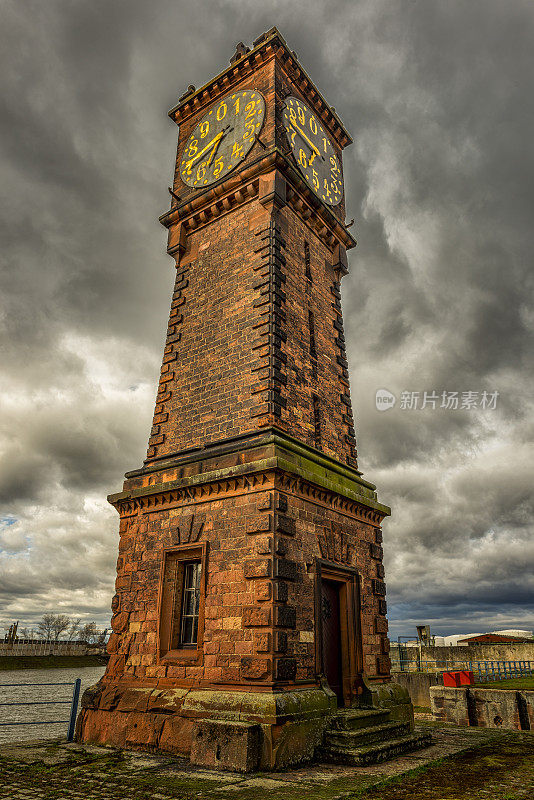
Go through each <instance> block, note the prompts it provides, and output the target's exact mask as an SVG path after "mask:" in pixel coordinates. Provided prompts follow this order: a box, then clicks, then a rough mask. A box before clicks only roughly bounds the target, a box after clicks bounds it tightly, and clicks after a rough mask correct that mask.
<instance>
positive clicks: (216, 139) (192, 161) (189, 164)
mask: <svg viewBox="0 0 534 800" xmlns="http://www.w3.org/2000/svg"><path fill="white" fill-rule="evenodd" d="M224 135H225V134H224V131H221V132H220V133H218V134H217V136H215V137H214V138H213V139H212V140H211V142H209V143H208V144H207V145H206V147H204V149H203V150H201V151H200V153H197V154H196V156H193V158H190V159H189V161H187V162H186V164H187V169H188V170H190V169H191V165H192V164H194V163H195V161H197V159H199V158H200V157H201V156H203V155H204V153H206V152H207V151H208V150H209V149H210V147H212V146H213V144H214V143H215V142H216V143H217V144H219V142H220V141H221V139H222V137H223V136H224Z"/></svg>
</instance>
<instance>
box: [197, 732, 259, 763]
mask: <svg viewBox="0 0 534 800" xmlns="http://www.w3.org/2000/svg"><path fill="white" fill-rule="evenodd" d="M260 751H261V727H260V725H255V724H250V723H246V722H235V721H229V720H199V721H198V722H197V723H196V724H195V726H194V728H193V738H192V743H191V763H192V764H198V765H199V766H203V767H214V768H216V769H228V770H236V771H237V772H252V771H253V770H255V769H257V767H258V764H259V762H260Z"/></svg>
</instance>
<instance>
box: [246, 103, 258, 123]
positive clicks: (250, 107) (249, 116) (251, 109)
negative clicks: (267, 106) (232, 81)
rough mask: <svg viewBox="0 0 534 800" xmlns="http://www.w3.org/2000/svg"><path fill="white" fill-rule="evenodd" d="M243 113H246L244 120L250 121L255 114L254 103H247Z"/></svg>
mask: <svg viewBox="0 0 534 800" xmlns="http://www.w3.org/2000/svg"><path fill="white" fill-rule="evenodd" d="M245 111H246V112H247V113H246V114H245V119H252V118H253V117H254V114H255V113H256V102H255V101H254V100H251V102H250V103H247V104H246V106H245Z"/></svg>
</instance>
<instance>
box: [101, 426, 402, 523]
mask: <svg viewBox="0 0 534 800" xmlns="http://www.w3.org/2000/svg"><path fill="white" fill-rule="evenodd" d="M254 449H256V450H257V455H258V457H257V459H254V458H253V455H254ZM244 451H248V455H247V459H246V461H245V463H243V461H242V460H240V459H239V460H238V462H236V463H233V464H228V465H227V466H224V467H222V468H220V467H217V466H216V464H217V460H216V458H215V457H212V458H213V461H212V463H211V468H210V455H209V453H206V452H204V453H199V452H196V453H194V454H190V455H189V456H186V457H185V458H182V459H181V462H180V460H179V459H174V460H169V461H168V462H167V463H166V464H161V465H160V467H159V471H160V473H164V472H165V471H167V472H168V471H169V470H172V468H173V467H175V466H177V465H178V464H179V463H189V464H193V463H194V462H200V463H199V467H198V472H196V473H194V474H189V475H187V476H183V477H180V478H176V479H172V480H168V479H165V478H164V474H161V475H157V474H156V475H154V470H150V471H149V470H137V471H136V472H134V473H129V474H128V477H130V478H135V477H140V476H149V475H154V478H151V479H150V480H151V483H149V484H148V485H146V483H145V484H144V485H136V486H134V485H131V487H128V486H127V488H126V489H125V491H123V492H118V493H117V494H113V495H110V496H109V497H108V500H109V502H110V503H111V504H112V505H113V506H115V507H116V508H117V509H118V510H119V512H120V513H121V515H123V516H124V515H130V514H135V513H137V512H138V511H140V510H141V511H156V510H159V509H162V508H164V507H169V506H176V505H181V504H183V503H188V502H193V503H195V502H206V501H210V500H212V499H216V498H220V497H221V496H224V495H231V494H236V493H243V492H248V491H262V490H265V489H266V488H273V487H274V486H275V485H279V487H280V488H283V487H287V488H285V489H284V490H285V491H288V490H290V491H292V492H294V493H297V494H300V495H301V496H303V497H307V498H308V499H313V500H315V501H317V502H319V503H320V504H322V505H328V506H331V507H332V508H336V509H337V510H339V511H342V512H343V513H347V514H350V515H353V516H354V515H355V516H358V517H359V518H360V519H362V520H363V521H366V522H371V523H372V524H375V525H378V524H380V521H381V520H382V519H383V517H385V516H388V515H389V514H390V513H391V512H390V509H389V508H388V506H385V505H383V504H381V503H379V502H378V500H377V497H376V491H375V488H376V487H375V486H374V484H372V483H369V482H368V481H365V480H364V479H363V478H362V477H361V475H360V474H359V473H358V472H357V471H356V470H352V469H350V468H347V467H345V466H344V465H343V464H341V463H340V462H338V461H336V460H335V459H332V458H330V457H328V456H323V455H322V454H320V453H319V452H318V451H316V450H314V449H313V448H310V447H308V446H306V445H303V444H301V443H299V442H298V441H297V440H295V439H293V438H292V437H288V436H286V435H285V434H281V433H280V432H276V431H271V432H270V433H269V434H268V435H266V436H254V437H251V441H250V443H249V444H248V446H247V443H246V441H245V442H241V443H239V442H237V443H236V446H234V447H233V448H232V449H231V450H230V451H228V452H239V453H242V452H244ZM214 467H215V468H214ZM191 471H192V470H191ZM156 481H157V482H156ZM128 482H129V481H127V483H128Z"/></svg>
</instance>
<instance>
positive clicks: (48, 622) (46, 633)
mask: <svg viewBox="0 0 534 800" xmlns="http://www.w3.org/2000/svg"><path fill="white" fill-rule="evenodd" d="M55 619H56V618H55V616H54V614H43V618H42V620H41V621H40V622H39V624H38V625H37V632H38V633H39V634H40V636H42V637H43V638H44V639H46V641H47V642H49V641H50V640H51V639H52V635H53V633H54V622H55Z"/></svg>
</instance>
